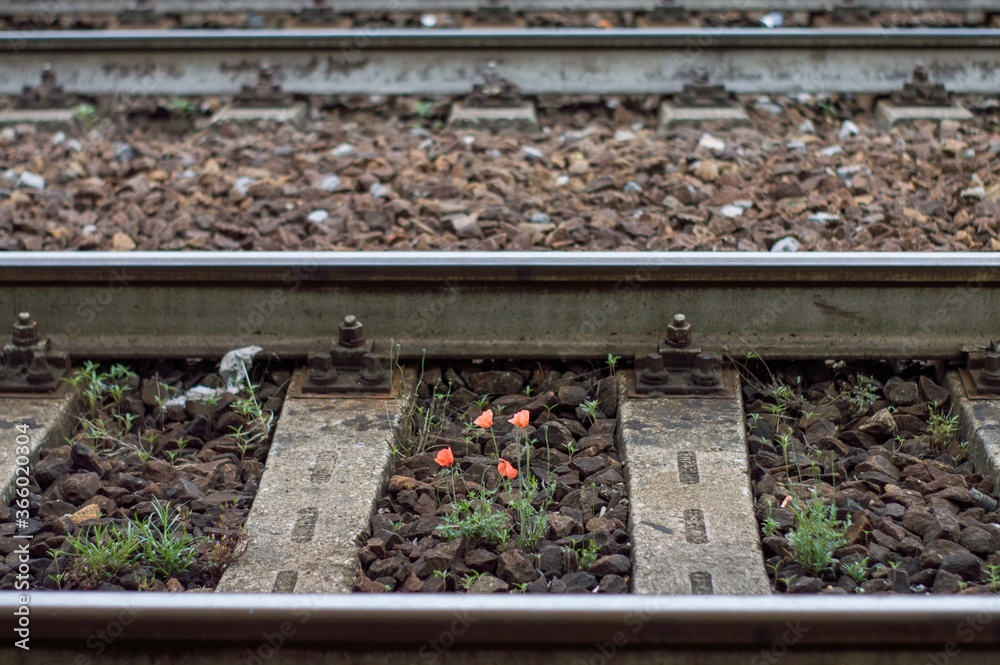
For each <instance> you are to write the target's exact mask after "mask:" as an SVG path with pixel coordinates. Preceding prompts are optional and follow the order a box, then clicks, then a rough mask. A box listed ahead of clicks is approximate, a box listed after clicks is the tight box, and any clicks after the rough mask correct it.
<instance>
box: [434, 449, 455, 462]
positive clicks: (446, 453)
mask: <svg viewBox="0 0 1000 665" xmlns="http://www.w3.org/2000/svg"><path fill="white" fill-rule="evenodd" d="M434 461H435V462H437V463H438V464H439V465H440V466H451V465H452V464H454V463H455V456H454V455H453V454H452V453H451V448H445V449H444V450H439V451H438V454H437V457H435V458H434Z"/></svg>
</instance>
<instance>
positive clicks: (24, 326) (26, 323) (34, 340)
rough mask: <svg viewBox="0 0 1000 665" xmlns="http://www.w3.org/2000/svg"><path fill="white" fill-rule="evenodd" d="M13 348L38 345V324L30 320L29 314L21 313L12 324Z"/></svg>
mask: <svg viewBox="0 0 1000 665" xmlns="http://www.w3.org/2000/svg"><path fill="white" fill-rule="evenodd" d="M13 341H14V346H34V345H35V344H38V324H37V323H35V322H34V321H32V320H31V314H29V313H28V312H21V313H20V314H18V315H17V323H15V324H14V335H13Z"/></svg>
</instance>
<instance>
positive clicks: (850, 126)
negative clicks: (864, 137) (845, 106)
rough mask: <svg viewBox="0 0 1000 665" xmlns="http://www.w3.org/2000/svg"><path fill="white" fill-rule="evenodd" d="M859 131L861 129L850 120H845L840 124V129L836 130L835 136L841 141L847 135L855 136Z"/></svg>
mask: <svg viewBox="0 0 1000 665" xmlns="http://www.w3.org/2000/svg"><path fill="white" fill-rule="evenodd" d="M860 131H861V130H860V129H858V126H857V125H855V124H854V123H853V122H851V121H850V120H845V121H844V122H843V123H842V124H841V125H840V131H839V132H837V136H839V137H840V140H841V141H843V140H844V139H846V138H847V137H849V136H857V135H858V132H860Z"/></svg>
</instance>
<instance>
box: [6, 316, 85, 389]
mask: <svg viewBox="0 0 1000 665" xmlns="http://www.w3.org/2000/svg"><path fill="white" fill-rule="evenodd" d="M69 367H70V361H69V356H67V355H66V354H65V353H60V352H57V351H54V350H53V349H52V345H51V343H50V342H49V339H48V338H42V337H40V336H39V334H38V324H37V323H35V321H34V320H33V319H32V318H31V314H30V313H28V312H21V313H20V314H18V316H17V322H16V323H15V324H14V332H13V334H12V335H11V338H10V341H9V342H7V344H5V345H4V347H3V354H2V356H0V393H49V392H53V391H55V390H56V389H57V388H59V384H60V382H61V381H62V379H63V377H64V376H66V372H67V371H68V370H69Z"/></svg>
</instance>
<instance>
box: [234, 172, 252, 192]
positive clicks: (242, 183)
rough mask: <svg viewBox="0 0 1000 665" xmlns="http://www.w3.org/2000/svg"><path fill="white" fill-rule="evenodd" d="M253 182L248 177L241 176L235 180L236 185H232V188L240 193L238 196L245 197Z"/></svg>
mask: <svg viewBox="0 0 1000 665" xmlns="http://www.w3.org/2000/svg"><path fill="white" fill-rule="evenodd" d="M254 182H255V181H254V179H253V178H251V177H250V176H245V175H241V176H240V177H239V178H237V179H236V184H235V185H233V188H234V189H236V191H237V192H239V193H240V196H246V195H247V192H249V191H250V185H252V184H253V183H254Z"/></svg>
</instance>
